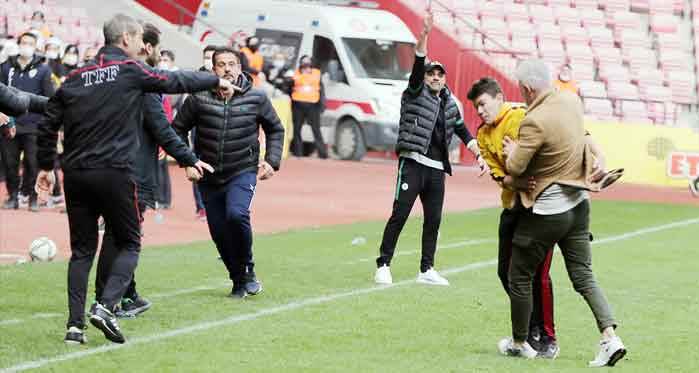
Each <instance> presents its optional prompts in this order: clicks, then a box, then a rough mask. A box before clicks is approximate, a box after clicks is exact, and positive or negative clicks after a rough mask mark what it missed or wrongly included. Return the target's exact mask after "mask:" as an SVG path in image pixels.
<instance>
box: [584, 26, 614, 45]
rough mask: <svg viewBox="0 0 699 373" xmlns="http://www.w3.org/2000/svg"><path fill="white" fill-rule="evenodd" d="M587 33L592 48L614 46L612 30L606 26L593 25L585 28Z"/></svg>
mask: <svg viewBox="0 0 699 373" xmlns="http://www.w3.org/2000/svg"><path fill="white" fill-rule="evenodd" d="M587 32H588V35H590V45H591V46H592V47H593V48H596V47H604V48H613V47H614V35H613V34H612V30H610V29H608V28H606V27H594V28H588V29H587Z"/></svg>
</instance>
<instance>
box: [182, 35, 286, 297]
mask: <svg viewBox="0 0 699 373" xmlns="http://www.w3.org/2000/svg"><path fill="white" fill-rule="evenodd" d="M240 58H241V57H240V53H239V52H236V51H234V50H233V49H231V48H228V47H221V48H218V49H216V51H214V54H213V57H212V61H213V70H214V73H215V74H216V75H218V76H219V77H220V78H222V79H225V80H228V81H230V82H231V83H233V89H234V91H235V93H234V94H233V96H232V97H227V96H224V95H222V94H221V93H220V92H218V91H207V92H200V93H197V94H193V95H190V96H189V97H187V100H185V102H184V104H183V105H182V108H181V109H180V111H179V112H178V113H177V116H176V117H175V120H174V121H173V123H172V125H173V126H174V127H175V131H177V133H178V134H179V135H180V136H181V137H182V138H183V139H184V140H185V141H187V140H186V139H187V135H188V133H189V131H190V130H192V128H193V127H195V126H196V131H197V136H196V139H195V148H196V149H197V152H198V154H199V157H200V158H201V159H202V160H203V161H204V162H206V163H208V164H210V165H212V166H213V167H214V169H215V172H214V173H211V174H206V175H205V176H204V177H203V178H202V179H201V180H199V190H200V191H201V196H202V199H203V201H204V207H205V209H206V219H207V223H208V225H209V232H210V233H211V238H212V239H213V240H214V242H215V243H216V248H217V249H218V252H219V254H220V255H221V260H223V263H224V264H225V265H226V269H228V273H229V277H230V279H231V281H233V290H232V292H231V296H233V297H234V298H245V297H246V296H247V295H255V294H258V293H259V292H261V291H262V284H261V283H260V282H259V281H257V278H256V276H255V272H254V270H253V265H254V264H253V260H252V227H251V225H250V207H251V205H252V199H253V196H254V194H255V186H256V185H257V176H258V175H259V178H260V179H261V180H266V179H269V178H270V177H272V176H273V175H274V172H275V171H277V170H279V165H280V162H281V157H282V144H283V140H284V127H283V126H282V124H281V122H280V120H279V117H278V116H277V114H276V112H275V111H274V108H273V107H272V104H271V102H270V101H269V98H267V95H265V93H264V92H263V91H261V90H258V89H254V88H252V78H251V77H250V76H249V75H248V74H246V73H243V72H242V70H241V64H240ZM260 125H262V130H263V131H264V133H265V138H266V152H265V159H264V161H262V162H260V161H259V158H260V142H259V141H258V134H259V128H260ZM187 172H188V173H189V169H187ZM187 176H189V175H187ZM190 179H194V178H190Z"/></svg>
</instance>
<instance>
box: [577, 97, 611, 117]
mask: <svg viewBox="0 0 699 373" xmlns="http://www.w3.org/2000/svg"><path fill="white" fill-rule="evenodd" d="M583 105H584V107H585V114H586V115H587V116H590V117H593V118H595V119H597V120H601V121H609V120H614V108H613V107H612V102H611V101H609V100H607V99H606V98H585V99H584V101H583Z"/></svg>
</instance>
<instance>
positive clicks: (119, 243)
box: [36, 14, 233, 343]
mask: <svg viewBox="0 0 699 373" xmlns="http://www.w3.org/2000/svg"><path fill="white" fill-rule="evenodd" d="M104 38H105V43H106V45H105V46H104V47H103V48H102V49H100V51H99V52H98V54H97V57H96V58H95V60H93V61H91V62H90V63H88V64H87V65H86V66H84V67H83V68H81V69H78V70H75V71H73V72H71V73H70V74H69V75H68V76H67V79H66V81H65V82H64V83H63V85H62V86H61V88H60V89H59V90H58V92H57V93H56V94H55V95H54V96H53V97H52V98H51V99H50V101H49V104H48V108H47V115H46V118H45V119H44V122H43V123H42V125H41V126H40V129H39V138H38V145H39V153H38V158H39V166H40V168H41V170H42V171H41V172H40V173H39V176H38V180H37V185H36V188H37V190H39V191H41V192H42V193H47V192H48V191H50V190H51V189H52V187H53V184H54V183H55V179H54V176H53V175H54V174H53V172H52V171H53V165H54V160H55V158H56V140H57V137H58V129H59V128H60V127H61V126H63V127H64V133H65V141H64V152H63V171H64V185H65V194H66V205H67V210H68V211H67V212H68V222H69V227H70V241H71V252H72V255H71V258H70V263H69V266H68V303H69V311H70V316H69V319H68V323H67V328H68V333H67V334H66V339H65V340H66V342H68V343H85V342H86V339H85V338H84V335H83V329H84V328H85V321H84V317H85V316H84V314H85V297H86V293H87V282H88V277H89V274H90V268H91V267H92V261H93V259H94V256H95V252H96V251H97V238H98V233H97V232H98V228H97V220H98V217H99V216H102V217H104V219H105V222H106V224H107V225H108V226H110V227H111V229H112V232H113V238H114V246H115V249H116V250H115V251H116V252H117V253H116V254H115V257H114V261H113V264H112V266H111V268H110V272H109V274H108V275H107V280H106V284H105V286H104V290H103V292H102V296H101V299H98V300H97V305H96V307H95V309H94V312H92V313H91V315H90V322H91V323H92V324H93V325H94V326H95V327H97V328H98V329H100V330H101V331H102V332H103V333H104V335H105V337H106V338H107V339H109V340H110V341H112V342H116V343H124V342H125V338H124V336H123V335H122V333H121V330H120V328H119V325H118V323H117V320H116V317H115V315H114V310H115V308H116V306H117V305H118V304H119V303H120V301H121V299H122V297H123V295H124V292H125V291H126V289H127V287H128V285H129V284H130V282H131V279H132V278H133V273H134V270H135V268H136V265H137V263H138V256H139V252H140V249H141V236H140V221H139V217H140V214H139V211H138V198H137V195H138V193H137V190H136V183H135V182H134V179H135V177H134V155H135V154H137V148H138V147H139V140H138V134H139V132H140V128H139V127H138V126H141V123H142V118H143V113H142V108H143V102H144V93H148V92H153V93H157V92H160V93H185V92H198V91H203V90H208V89H213V88H216V87H218V88H220V90H221V91H222V92H223V93H222V94H223V95H229V96H230V95H231V94H232V92H233V89H232V84H231V83H230V82H229V81H227V80H224V79H219V78H218V77H216V76H215V75H213V74H211V73H204V72H180V71H178V72H163V71H156V70H153V69H152V68H151V67H149V66H147V65H145V64H144V63H142V62H141V61H138V56H139V54H140V53H141V51H142V50H143V49H144V44H143V27H142V26H141V25H140V24H139V23H138V22H137V21H136V20H134V19H133V18H131V17H128V16H125V15H121V14H118V15H116V16H114V17H113V18H112V19H111V20H109V21H107V23H106V24H105V25H104ZM192 162H194V159H190V161H188V164H185V166H188V167H189V168H191V170H189V169H188V175H190V177H191V178H195V179H196V178H201V177H202V175H203V172H204V169H207V170H208V171H210V172H213V169H212V168H211V167H210V166H208V165H206V164H204V163H203V162H201V161H198V160H197V161H196V163H192ZM68 337H71V338H68Z"/></svg>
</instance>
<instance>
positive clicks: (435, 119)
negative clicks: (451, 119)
mask: <svg viewBox="0 0 699 373" xmlns="http://www.w3.org/2000/svg"><path fill="white" fill-rule="evenodd" d="M440 110H442V99H441V98H439V97H437V114H436V115H435V116H434V119H433V120H432V131H430V134H429V135H428V136H427V146H426V147H425V149H424V150H423V151H422V152H423V153H425V154H427V151H428V150H429V148H430V143H432V132H433V131H434V126H436V125H437V119H438V118H439V111H440ZM444 127H445V128H446V123H445V125H444Z"/></svg>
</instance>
